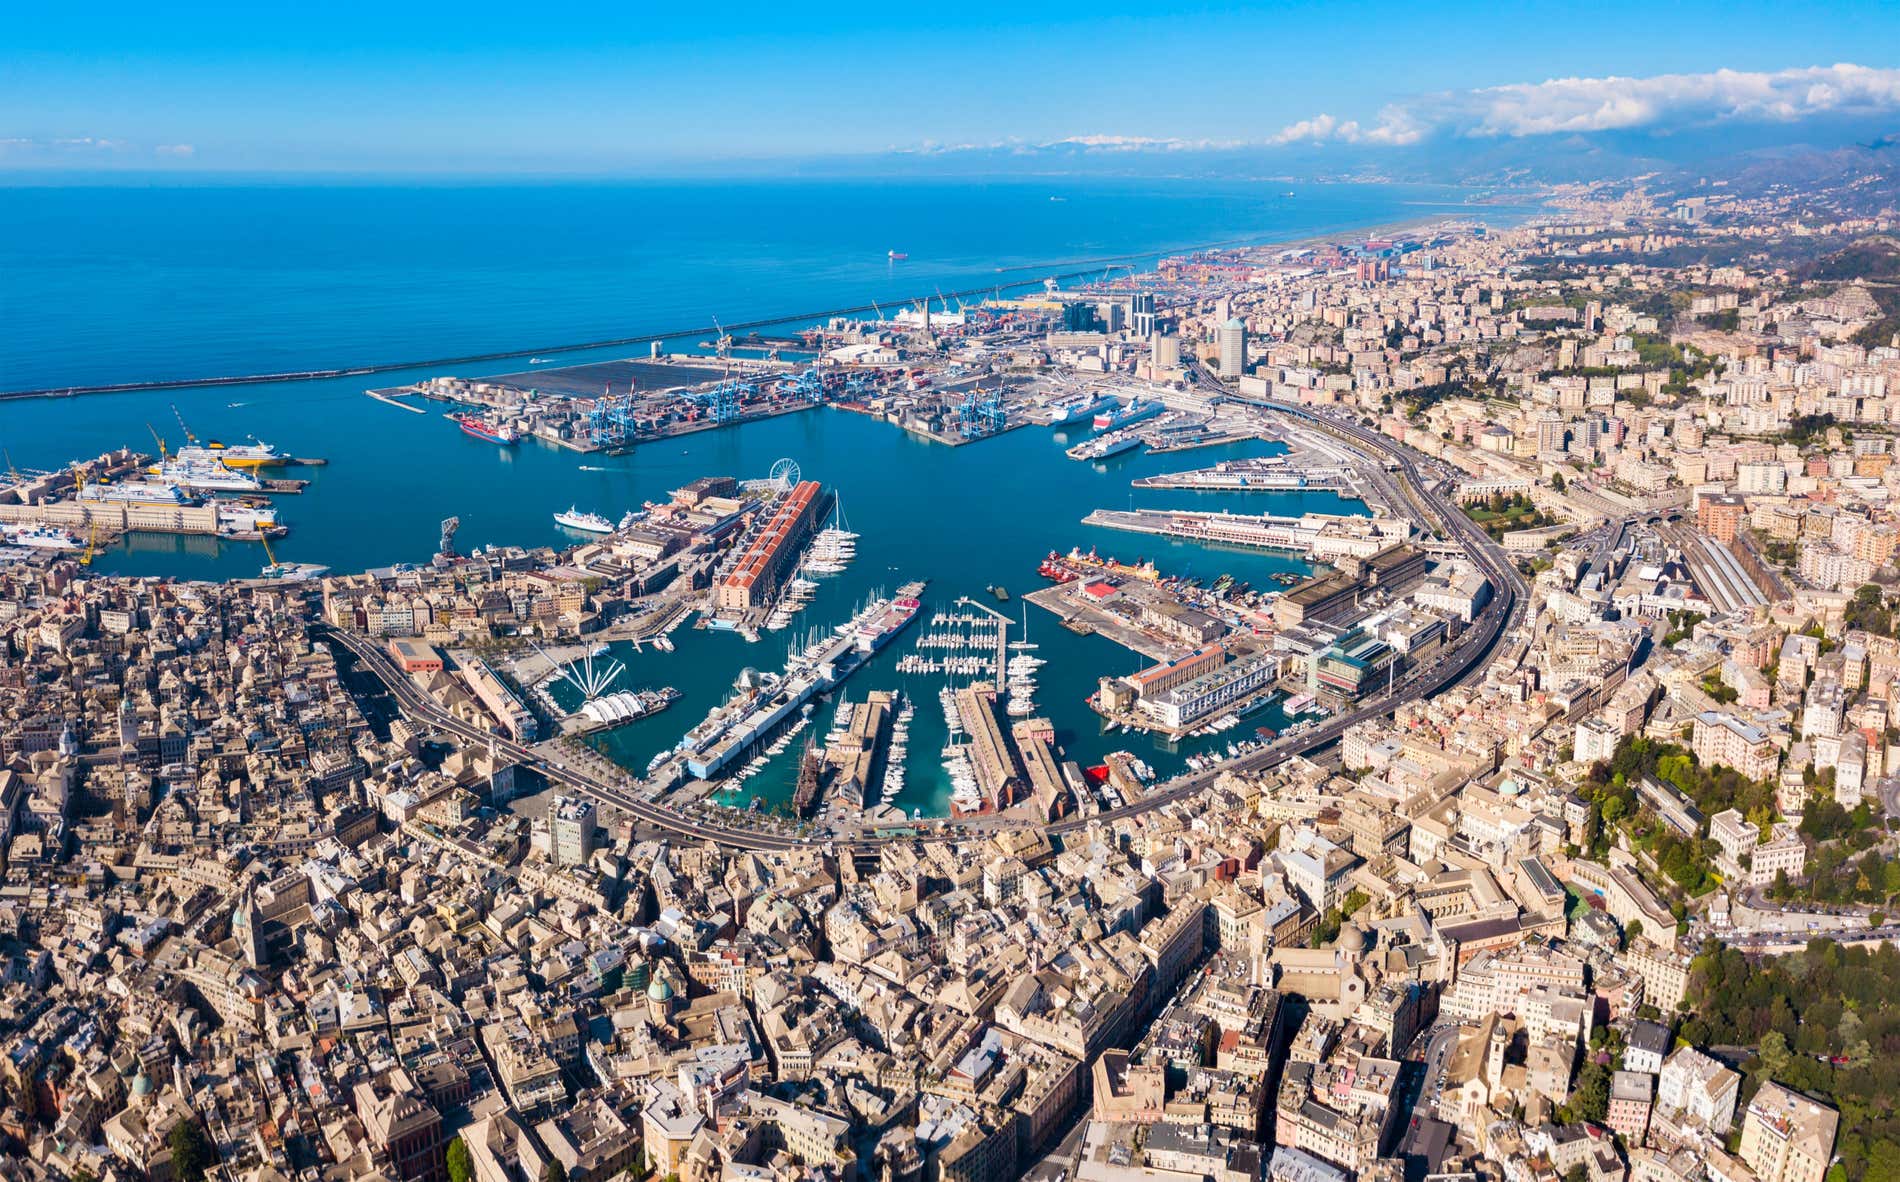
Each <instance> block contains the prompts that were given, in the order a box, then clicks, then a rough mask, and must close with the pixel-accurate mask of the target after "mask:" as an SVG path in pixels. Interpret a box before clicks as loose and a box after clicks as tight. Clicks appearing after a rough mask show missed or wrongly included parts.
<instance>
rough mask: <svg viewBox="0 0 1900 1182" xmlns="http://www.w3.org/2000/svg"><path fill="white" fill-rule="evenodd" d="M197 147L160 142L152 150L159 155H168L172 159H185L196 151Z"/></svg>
mask: <svg viewBox="0 0 1900 1182" xmlns="http://www.w3.org/2000/svg"><path fill="white" fill-rule="evenodd" d="M197 151H198V149H196V148H194V147H192V146H191V145H190V144H160V145H158V147H156V148H153V149H152V152H153V153H154V154H155V155H159V156H170V157H171V158H173V159H174V160H186V159H189V158H191V157H192V156H193V155H195V154H196V153H197Z"/></svg>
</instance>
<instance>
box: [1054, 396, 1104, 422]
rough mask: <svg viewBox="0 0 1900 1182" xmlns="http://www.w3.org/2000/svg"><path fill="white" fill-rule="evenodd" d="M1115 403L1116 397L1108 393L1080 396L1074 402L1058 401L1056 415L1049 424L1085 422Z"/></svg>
mask: <svg viewBox="0 0 1900 1182" xmlns="http://www.w3.org/2000/svg"><path fill="white" fill-rule="evenodd" d="M1115 405H1116V402H1115V399H1114V398H1113V397H1112V396H1110V395H1107V394H1097V395H1094V396H1093V397H1083V398H1078V399H1076V400H1075V401H1073V402H1063V403H1057V404H1056V406H1055V408H1054V411H1053V412H1052V413H1053V414H1054V416H1055V417H1053V418H1051V419H1050V420H1049V425H1050V426H1051V427H1067V426H1070V425H1072V424H1075V423H1080V422H1084V421H1086V420H1088V419H1092V418H1094V417H1095V416H1096V415H1097V414H1099V413H1101V412H1103V411H1106V410H1108V409H1109V408H1110V407H1113V406H1115Z"/></svg>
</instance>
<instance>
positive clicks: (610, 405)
mask: <svg viewBox="0 0 1900 1182" xmlns="http://www.w3.org/2000/svg"><path fill="white" fill-rule="evenodd" d="M633 431H634V426H633V395H632V394H630V393H629V394H621V395H618V396H616V395H612V394H606V393H603V394H601V396H600V397H599V398H596V399H594V405H593V406H592V407H590V408H588V411H587V442H589V443H591V444H593V445H594V446H595V447H600V448H607V449H610V450H611V449H613V448H619V447H625V446H626V445H627V441H628V440H630V439H632V438H633Z"/></svg>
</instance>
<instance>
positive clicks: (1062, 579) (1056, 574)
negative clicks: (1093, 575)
mask: <svg viewBox="0 0 1900 1182" xmlns="http://www.w3.org/2000/svg"><path fill="white" fill-rule="evenodd" d="M1036 573H1037V574H1039V575H1041V576H1042V577H1043V578H1045V579H1048V580H1049V581H1050V582H1051V583H1073V582H1075V580H1076V579H1077V578H1079V577H1080V576H1078V575H1077V574H1076V573H1075V572H1074V571H1073V570H1071V569H1069V567H1068V566H1067V565H1065V564H1064V563H1063V561H1062V556H1061V555H1060V554H1057V553H1056V552H1055V551H1054V550H1051V551H1049V557H1047V558H1045V559H1043V560H1042V565H1041V566H1039V567H1037V568H1036Z"/></svg>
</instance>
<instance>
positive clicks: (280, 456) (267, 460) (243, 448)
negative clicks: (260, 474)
mask: <svg viewBox="0 0 1900 1182" xmlns="http://www.w3.org/2000/svg"><path fill="white" fill-rule="evenodd" d="M172 458H173V459H175V460H177V461H179V462H180V463H185V464H223V465H224V466H225V467H227V468H270V467H275V466H279V465H283V464H288V463H290V457H289V456H287V455H285V454H284V453H283V452H281V451H278V450H277V449H276V448H274V447H272V446H271V445H270V444H268V443H264V442H262V441H260V440H256V439H253V440H251V441H250V442H249V443H239V444H235V445H228V444H223V443H219V442H218V441H217V440H215V439H213V440H209V441H207V442H205V443H192V444H189V445H187V446H185V447H181V448H179V449H178V450H177V451H176V452H174V453H173V454H172Z"/></svg>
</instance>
